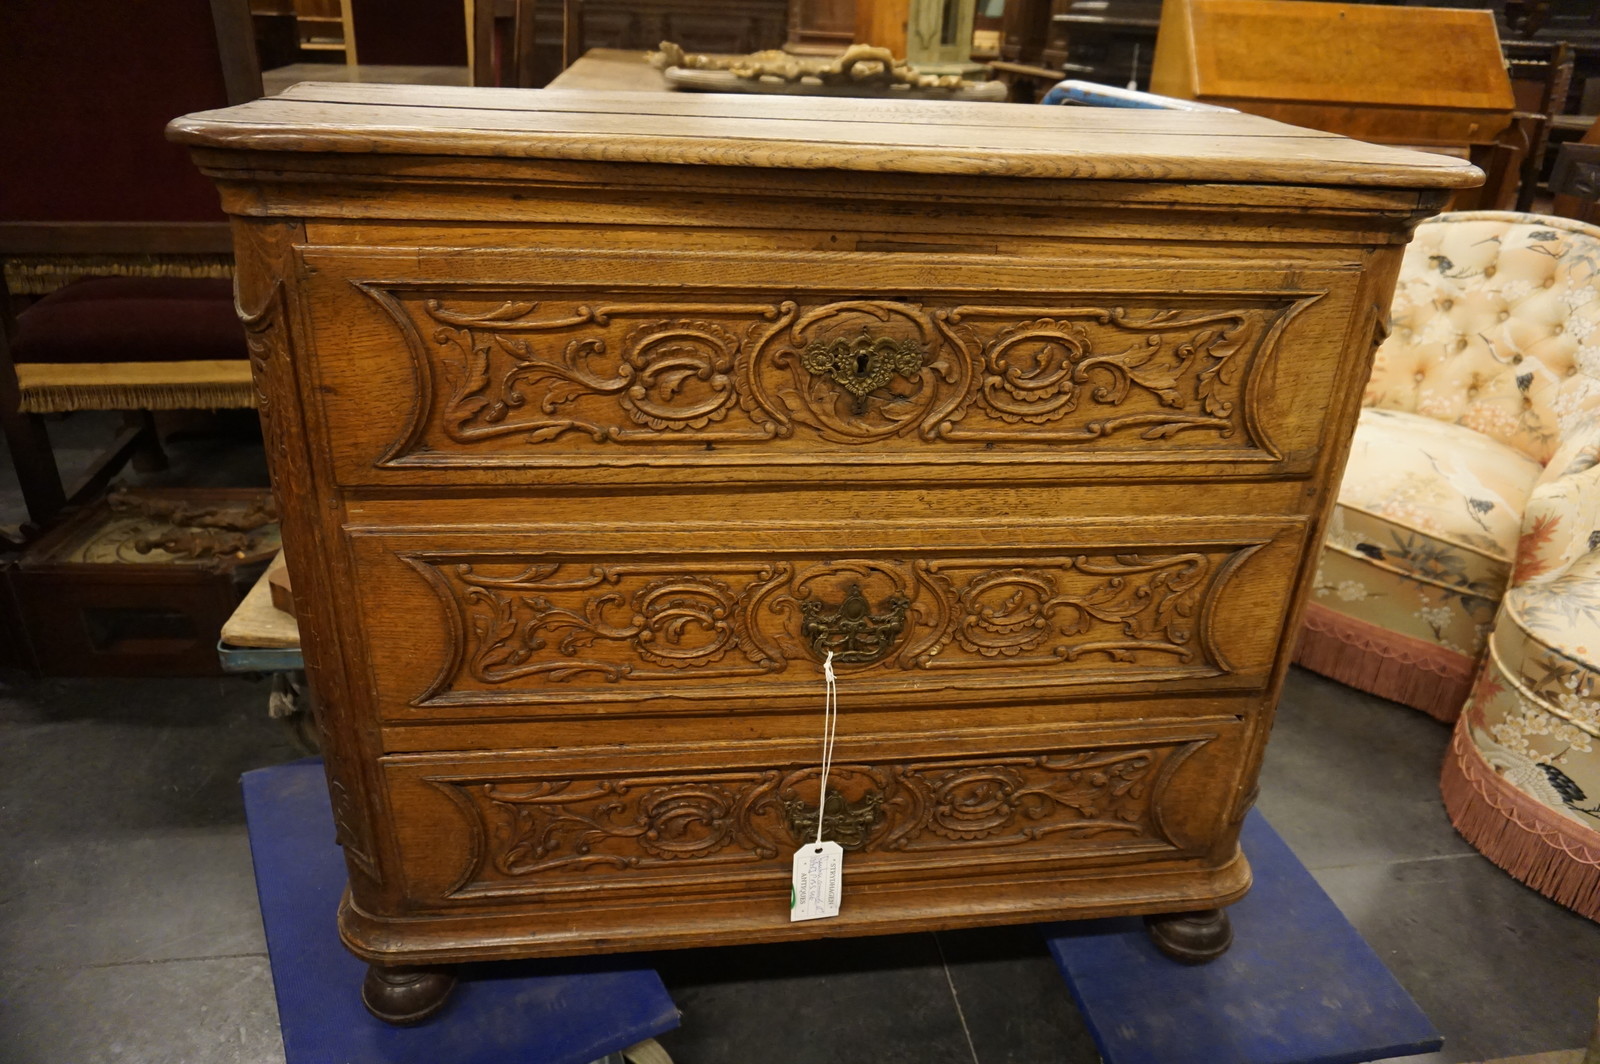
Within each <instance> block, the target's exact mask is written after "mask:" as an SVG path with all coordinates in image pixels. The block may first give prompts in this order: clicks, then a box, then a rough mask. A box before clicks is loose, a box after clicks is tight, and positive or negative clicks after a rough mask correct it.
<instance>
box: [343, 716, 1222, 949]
mask: <svg viewBox="0 0 1600 1064" xmlns="http://www.w3.org/2000/svg"><path fill="white" fill-rule="evenodd" d="M1251 719H1254V718H1251ZM1249 732H1250V728H1249V726H1247V725H1246V724H1245V723H1243V722H1242V721H1241V720H1240V719H1239V718H1237V717H1226V718H1202V719H1199V720H1186V721H1182V722H1166V723H1163V724H1160V725H1149V724H1144V723H1130V724H1123V725H1118V726H1115V727H1105V726H1101V727H1097V728H1093V729H1076V730H1071V731H1070V732H1069V731H1067V730H1064V729H1060V728H1055V729H1048V730H1047V729H1042V728H1037V727H1028V728H1017V729H1006V730H1003V731H998V730H997V731H995V732H991V733H987V734H983V735H981V736H974V735H949V734H947V735H945V736H941V737H936V738H930V737H929V736H906V735H900V736H878V737H872V738H861V737H854V738H853V739H852V740H851V741H849V742H846V741H845V740H843V739H841V740H840V743H839V747H838V750H837V751H836V755H835V764H834V767H833V771H832V773H831V774H830V776H829V780H828V797H827V802H826V807H825V810H824V812H823V817H824V828H825V830H824V835H825V837H830V838H833V839H834V840H835V841H838V842H839V843H840V844H841V845H842V846H843V847H844V848H845V850H846V858H845V881H844V886H845V892H844V906H843V908H844V911H845V912H846V913H851V912H852V911H853V912H854V915H855V916H856V917H858V918H868V919H869V920H870V917H871V913H873V912H876V913H878V914H879V915H880V916H885V917H889V916H892V917H893V918H895V919H898V918H899V916H901V915H904V914H903V913H899V908H904V905H901V906H899V907H898V908H897V903H895V902H894V901H893V896H894V895H895V893H896V892H897V891H905V890H908V889H910V890H912V891H913V892H915V891H927V890H933V891H936V892H941V893H942V895H943V896H944V897H945V898H946V901H947V903H948V904H947V905H946V907H947V908H949V909H950V910H951V912H952V913H953V914H954V915H955V916H956V917H958V918H959V916H960V915H961V913H962V912H963V910H964V909H971V910H972V911H973V912H977V911H978V910H979V909H981V908H982V907H983V905H984V904H985V899H984V898H983V897H982V892H981V891H974V892H968V891H967V890H965V889H964V888H966V887H968V886H971V885H972V884H973V882H974V881H977V880H984V879H993V878H995V877H997V876H999V877H1003V878H1004V880H1005V882H1006V883H1007V885H1008V890H1009V891H1010V893H1009V894H1008V895H1007V897H1008V898H1010V900H1009V901H996V902H995V904H999V905H1002V907H1003V906H1004V905H1012V906H1013V907H1015V906H1016V905H1018V904H1022V905H1027V904H1029V898H1028V897H1027V891H1026V888H1025V887H1023V888H1022V889H1023V895H1022V896H1021V897H1020V900H1018V896H1017V895H1016V889H1017V888H1018V885H1019V884H1026V883H1027V882H1028V881H1029V880H1030V878H1031V879H1034V880H1037V881H1038V882H1039V883H1040V884H1041V885H1040V886H1039V888H1038V890H1037V894H1038V896H1037V897H1036V898H1033V899H1032V901H1031V904H1032V906H1033V907H1034V908H1038V907H1040V906H1051V905H1053V906H1055V907H1056V908H1057V909H1059V908H1061V906H1062V905H1063V904H1065V903H1061V902H1060V898H1061V897H1063V896H1064V895H1063V894H1062V893H1061V891H1060V890H1059V889H1058V888H1051V887H1049V886H1048V885H1047V881H1051V880H1057V881H1059V880H1068V879H1070V880H1077V881H1080V883H1088V884H1090V885H1091V886H1093V885H1094V884H1095V881H1096V880H1097V879H1103V880H1104V883H1103V884H1100V885H1099V886H1098V887H1095V889H1094V890H1092V891H1091V893H1095V894H1096V897H1098V898H1100V899H1101V900H1102V901H1104V900H1105V899H1111V904H1112V905H1113V907H1115V902H1116V898H1117V897H1118V891H1119V890H1123V891H1124V893H1128V891H1132V893H1128V900H1129V901H1138V900H1141V899H1143V900H1146V901H1148V900H1149V897H1150V896H1151V893H1150V888H1149V886H1148V885H1143V886H1140V885H1139V884H1138V883H1137V876H1136V875H1135V874H1134V873H1136V872H1138V871H1140V870H1141V869H1146V868H1148V869H1151V870H1160V871H1166V872H1182V871H1185V870H1188V871H1191V872H1192V871H1196V870H1208V869H1209V870H1213V871H1214V870H1215V869H1216V868H1217V867H1220V866H1221V865H1223V864H1225V863H1227V862H1228V861H1230V860H1232V859H1233V857H1234V856H1235V834H1236V831H1237V822H1236V821H1237V817H1239V816H1241V815H1242V813H1243V809H1242V808H1241V806H1242V803H1241V801H1240V796H1241V795H1242V794H1243V793H1244V792H1245V790H1246V789H1247V787H1246V786H1245V780H1244V777H1245V775H1246V769H1247V765H1246V762H1247V760H1248V756H1249V750H1250V744H1249V742H1248V738H1249ZM930 754H933V755H934V756H930ZM817 755H818V749H817V744H815V743H797V742H770V741H769V742H759V743H743V744H733V743H718V744H705V745H703V746H702V747H700V748H699V749H694V748H690V747H689V746H688V745H687V744H679V745H673V746H665V745H662V746H653V747H652V746H634V745H631V744H630V745H629V746H628V747H627V748H626V749H623V750H619V749H617V748H607V749H603V750H601V749H588V750H561V751H556V752H550V753H548V754H545V755H535V754H529V753H527V752H523V753H520V754H517V753H504V754H500V753H496V754H486V755H480V756H471V755H460V754H456V755H403V756H392V757H390V758H386V759H385V761H384V763H383V769H384V775H385V778H386V783H387V789H388V799H389V805H390V809H391V815H392V818H393V820H392V827H393V830H394V832H395V841H396V842H397V844H398V850H399V853H400V855H401V868H400V869H399V873H400V876H399V878H400V881H401V882H402V883H403V889H404V893H405V895H406V898H405V904H404V906H403V908H402V909H400V910H396V911H393V912H392V913H391V914H390V915H392V916H394V917H397V918H399V917H405V918H410V919H415V918H418V917H427V916H429V915H437V916H441V917H448V916H451V915H459V914H462V913H468V912H475V913H480V914H482V913H486V912H490V911H494V910H502V911H505V912H523V913H528V914H532V916H533V920H534V922H533V923H531V924H530V925H529V928H528V930H529V932H530V933H538V932H544V931H550V930H553V929H555V928H560V929H562V931H563V933H572V934H590V935H593V936H597V937H605V936H607V935H610V934H618V933H622V932H624V931H625V930H626V929H627V928H628V927H630V926H632V922H633V921H636V920H637V918H638V917H637V910H638V908H639V907H640V906H647V907H656V906H661V905H671V904H674V903H694V902H708V903H709V902H716V903H717V904H724V903H726V904H728V905H732V906H736V907H737V909H738V917H737V920H736V921H732V922H733V923H738V924H739V926H741V927H744V928H746V929H748V928H749V927H761V926H765V925H771V926H772V927H773V928H776V927H780V926H784V925H786V924H787V921H788V880H789V869H790V862H791V860H792V857H793V854H794V851H795V849H796V848H797V847H798V846H800V845H802V844H803V843H804V842H807V841H809V840H810V839H811V838H813V837H814V835H815V831H816V817H817V815H818V808H817V807H818V798H819V771H818V768H817ZM386 878H389V877H386ZM391 882H393V880H392V879H391ZM1119 884H1122V885H1123V886H1120V887H1119ZM1130 885H1131V886H1130ZM997 897H998V895H997ZM913 904H914V902H913V901H912V900H910V898H909V896H908V898H907V899H906V901H905V905H913ZM1069 907H1070V906H1069ZM1180 907H1181V906H1180ZM1102 908H1104V906H1102ZM896 914H898V915H896ZM368 915H369V916H370V915H372V914H371V913H368ZM697 919H700V920H701V921H702V922H701V923H700V925H699V933H700V934H701V936H702V940H703V942H710V941H715V940H717V932H718V924H719V921H718V919H717V918H716V917H715V915H714V914H713V915H711V916H710V917H705V916H704V915H702V916H701V917H697ZM707 920H709V922H706V921H707ZM541 921H548V923H545V924H542V925H541ZM729 926H731V923H730V924H729ZM824 932H825V929H818V931H817V932H816V933H824ZM746 937H747V936H746ZM588 948H597V947H594V946H593V944H592V943H591V944H590V946H589V947H588Z"/></svg>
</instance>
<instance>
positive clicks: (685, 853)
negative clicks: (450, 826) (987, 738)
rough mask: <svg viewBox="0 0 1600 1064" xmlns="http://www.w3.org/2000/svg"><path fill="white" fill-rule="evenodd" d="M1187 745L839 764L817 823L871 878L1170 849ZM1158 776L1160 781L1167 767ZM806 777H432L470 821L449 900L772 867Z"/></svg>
mask: <svg viewBox="0 0 1600 1064" xmlns="http://www.w3.org/2000/svg"><path fill="white" fill-rule="evenodd" d="M1197 745H1199V742H1197V741H1188V742H1173V743H1169V744H1156V745H1149V746H1145V747H1140V748H1136V749H1114V750H1101V751H1094V750H1089V751H1085V750H1075V751H1055V752H1049V753H1043V754H1028V755H1015V756H1005V755H1001V756H991V757H978V758H971V759H958V760H951V761H941V762H926V763H924V762H905V763H890V764H881V765H856V764H847V765H843V766H837V765H836V766H834V769H833V772H832V773H831V774H830V777H829V780H830V783H829V789H828V804H827V807H826V810H825V812H824V817H825V830H824V836H825V837H832V838H834V839H836V841H839V842H840V844H841V845H842V846H845V847H846V848H848V849H850V850H852V851H854V852H855V853H856V854H857V855H858V856H857V857H855V858H853V860H855V861H858V862H861V861H864V862H865V864H858V867H869V866H870V865H871V864H872V863H874V862H875V861H877V862H890V863H893V862H894V860H895V858H896V856H897V855H913V854H921V853H925V852H927V853H934V852H939V851H959V850H962V849H966V848H972V847H994V848H1005V847H1013V846H1031V847H1038V848H1040V850H1041V855H1044V856H1047V855H1048V854H1049V853H1050V852H1059V851H1061V850H1062V849H1069V850H1081V849H1083V848H1084V847H1085V846H1095V845H1101V846H1104V845H1111V846H1122V847H1127V846H1130V845H1131V846H1140V847H1142V848H1170V847H1172V846H1173V845H1175V844H1174V842H1173V840H1171V839H1169V838H1168V837H1167V836H1166V835H1165V833H1164V831H1163V829H1162V827H1161V825H1160V817H1159V816H1158V815H1157V813H1156V807H1157V805H1158V804H1159V801H1160V794H1159V790H1160V786H1161V781H1163V780H1164V779H1165V778H1167V777H1168V776H1170V775H1171V771H1170V768H1172V767H1176V765H1177V764H1178V763H1179V762H1180V761H1181V760H1182V759H1183V758H1184V757H1186V756H1187V755H1188V753H1189V752H1191V751H1192V749H1193V748H1194V747H1195V746H1197ZM1164 770H1165V771H1164ZM819 776H820V774H819V772H818V770H817V769H815V768H803V769H792V770H788V771H782V770H757V771H737V770H735V771H723V772H717V773H710V774H706V775H703V776H685V775H677V774H672V773H642V774H638V775H633V776H620V777H615V778H605V779H583V780H579V779H573V780H553V779H552V780H545V779H540V780H527V781H516V780H494V781H474V780H440V781H436V783H437V784H438V785H440V786H442V787H444V788H446V790H448V791H450V792H452V793H453V794H454V795H455V796H457V798H458V800H459V803H460V804H461V806H462V808H463V809H464V810H467V811H468V814H469V815H470V816H471V817H472V818H473V819H474V821H475V825H474V826H475V827H476V829H477V830H478V831H479V832H480V834H481V837H482V839H483V845H482V847H481V848H480V853H479V856H478V859H477V860H478V867H477V868H475V869H474V870H472V872H471V873H470V874H468V875H467V876H465V877H463V880H462V884H461V885H460V886H458V887H457V889H456V890H455V891H454V893H456V894H458V895H459V894H471V893H473V892H474V891H476V890H482V889H492V888H493V885H494V884H495V883H497V882H500V883H503V882H507V881H516V880H522V879H527V878H533V879H536V880H539V881H551V882H561V881H563V880H569V881H577V882H581V883H588V884H592V885H595V886H602V885H611V884H617V883H625V882H626V880H625V879H620V880H619V879H617V878H615V877H614V876H612V875H610V874H608V876H607V878H606V879H605V880H604V881H603V882H602V881H601V880H598V879H590V878H588V877H587V875H586V873H587V872H588V871H589V870H591V869H597V868H605V869H608V870H616V871H624V872H633V873H638V874H641V875H648V874H650V873H652V872H653V873H657V874H671V871H672V870H673V869H683V870H685V871H688V870H691V869H692V868H700V867H707V866H726V865H752V866H759V865H762V864H769V865H772V866H774V867H777V866H778V865H780V864H781V863H782V862H783V861H785V860H787V857H788V855H789V854H790V853H792V852H793V851H794V849H795V847H797V846H800V845H804V844H805V843H807V842H809V841H810V840H811V839H813V838H815V836H816V827H817V822H816V817H817V804H818V803H817V798H818V784H819V782H820V779H819Z"/></svg>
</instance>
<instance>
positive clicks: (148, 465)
mask: <svg viewBox="0 0 1600 1064" xmlns="http://www.w3.org/2000/svg"><path fill="white" fill-rule="evenodd" d="M128 422H129V424H130V425H131V426H133V427H136V428H137V429H138V430H139V435H138V437H137V439H138V442H137V444H136V445H135V448H134V452H133V458H132V465H133V468H135V469H137V470H138V471H139V472H141V473H159V472H161V471H162V470H163V469H166V468H167V452H166V451H165V450H163V449H162V447H161V433H160V431H159V430H158V429H157V427H156V416H155V414H154V413H153V412H151V411H149V410H133V411H129V413H128Z"/></svg>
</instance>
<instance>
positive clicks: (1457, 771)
mask: <svg viewBox="0 0 1600 1064" xmlns="http://www.w3.org/2000/svg"><path fill="white" fill-rule="evenodd" d="M1390 326H1391V332H1390V336H1389V338H1388V339H1387V340H1386V341H1385V342H1384V344H1383V346H1382V347H1381V348H1380V349H1379V351H1378V355H1377V360H1376V363H1375V365H1374V367H1373V372H1372V379H1371V382H1370V384H1369V386H1368V389H1367V395H1366V400H1365V406H1366V408H1365V409H1364V410H1363V411H1362V413H1361V421H1360V424H1359V426H1358V427H1357V430H1356V437H1355V443H1354V446H1353V448H1352V451H1351V456H1350V464H1349V466H1348V468H1347V470H1346V472H1345V478H1344V482H1343V484H1342V485H1341V487H1340V490H1339V500H1338V505H1337V507H1336V509H1335V512H1334V516H1333V519H1332V521H1331V522H1330V525H1329V531H1328V536H1327V538H1326V541H1325V543H1324V546H1323V552H1322V557H1321V559H1320V564H1319V567H1318V572H1317V577H1316V582H1315V587H1314V592H1313V599H1312V604H1311V605H1310V607H1309V608H1308V616H1307V622H1306V628H1305V630H1304V632H1303V633H1302V636H1301V643H1300V646H1299V649H1298V650H1297V653H1296V659H1297V660H1298V661H1299V662H1300V663H1301V664H1303V665H1305V666H1307V667H1309V668H1311V669H1312V670H1313V671H1317V672H1321V673H1324V674H1326V675H1328V676H1331V677H1333V678H1334V679H1337V680H1340V681H1342V682H1344V683H1347V684H1349V685H1351V686H1353V687H1359V688H1362V689H1364V690H1368V691H1372V692H1374V693H1376V694H1379V695H1382V696H1384V697H1387V698H1391V699H1394V700H1396V701H1399V702H1403V703H1405V704H1407V705H1411V706H1415V707H1416V708H1418V709H1422V710H1424V711H1426V712H1428V713H1431V714H1432V715H1434V716H1436V717H1438V718H1440V719H1441V720H1446V721H1449V720H1456V718H1457V717H1458V715H1459V717H1460V719H1459V721H1458V723H1457V726H1456V733H1455V738H1454V742H1453V745H1452V749H1451V753H1450V755H1449V757H1448V758H1447V759H1446V765H1445V768H1444V776H1443V786H1444V796H1445V804H1446V806H1447V807H1448V808H1449V810H1450V814H1451V819H1452V820H1453V821H1454V822H1455V824H1456V827H1457V828H1458V829H1459V830H1460V831H1461V833H1462V834H1463V835H1464V836H1465V837H1466V838H1467V839H1468V841H1470V842H1472V843H1473V844H1474V845H1475V846H1477V847H1478V848H1479V849H1480V850H1482V851H1483V852H1484V854H1485V855H1486V856H1488V857H1489V858H1490V859H1491V860H1493V861H1495V862H1496V863H1497V864H1500V865H1501V866H1502V867H1505V868H1507V869H1508V870H1509V871H1511V872H1512V874H1513V875H1516V876H1517V877H1518V878H1520V879H1523V880H1524V881H1525V882H1528V883H1529V884H1530V885H1532V886H1534V887H1536V888H1537V889H1540V890H1542V891H1543V892H1545V893H1546V894H1549V895H1550V896H1551V897H1553V898H1555V899H1556V900H1558V901H1560V902H1562V903H1563V904H1565V905H1568V906H1569V907H1572V908H1575V909H1578V910H1579V911H1581V912H1584V913H1585V914H1586V915H1588V916H1590V917H1592V918H1596V919H1600V748H1597V737H1600V702H1597V699H1600V690H1597V689H1600V228H1596V227H1594V226H1590V225H1584V224H1582V223H1579V222H1573V221H1570V220H1567V219H1562V218H1547V217H1542V216H1539V215H1530V214H1513V213H1508V212H1500V211H1482V212H1471V213H1463V214H1445V215H1441V216H1439V217H1438V218H1436V219H1434V220H1432V221H1429V222H1426V223H1424V224H1423V225H1421V226H1420V227H1419V228H1418V229H1417V233H1416V238H1415V240H1414V241H1413V243H1412V244H1411V246H1410V247H1409V248H1408V249H1407V253H1406V257H1405V262H1404V265H1403V266H1402V268H1401V272H1400V281H1399V285H1398V287H1397V289H1396V291H1395V299H1394V306H1393V313H1392V315H1391V323H1390Z"/></svg>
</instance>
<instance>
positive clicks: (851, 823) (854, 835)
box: [783, 787, 883, 850]
mask: <svg viewBox="0 0 1600 1064" xmlns="http://www.w3.org/2000/svg"><path fill="white" fill-rule="evenodd" d="M882 807H883V795H881V794H879V793H878V792H876V791H868V792H867V793H866V794H864V795H862V796H861V800H860V801H858V802H851V801H849V800H848V799H846V798H845V796H844V795H842V794H840V793H839V792H838V791H836V790H834V789H833V788H832V787H829V788H828V793H827V795H826V796H825V797H824V798H823V800H822V810H821V813H820V815H821V817H822V838H823V840H824V841H827V842H837V843H838V844H839V848H840V849H842V850H859V849H861V848H862V847H863V846H865V845H866V844H867V839H868V837H869V836H870V835H871V834H872V829H873V827H874V825H876V824H877V823H878V821H879V820H880V819H882V816H883V811H882ZM783 815H784V819H785V820H786V821H788V825H789V834H790V835H791V836H792V837H793V838H794V841H795V842H797V843H799V844H801V845H804V844H805V843H808V842H810V841H811V840H812V839H815V838H816V837H817V817H818V815H819V814H818V810H817V803H815V802H808V801H805V800H803V799H800V798H788V799H785V800H784V803H783Z"/></svg>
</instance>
